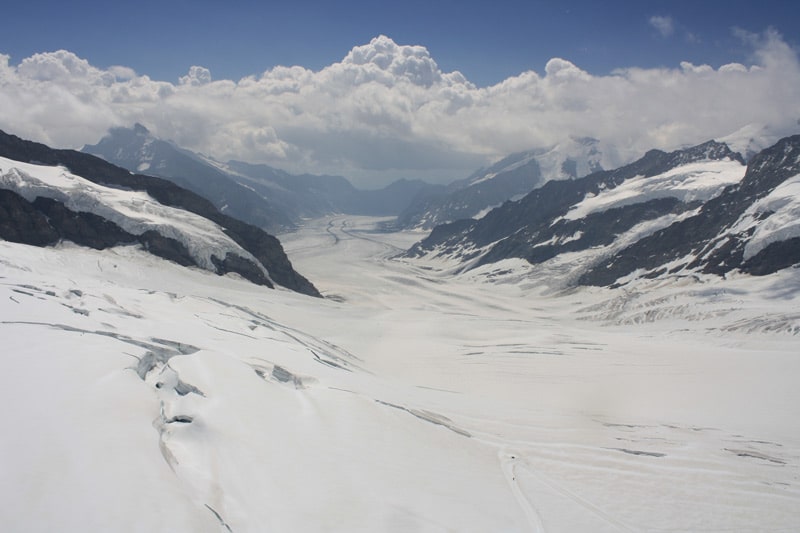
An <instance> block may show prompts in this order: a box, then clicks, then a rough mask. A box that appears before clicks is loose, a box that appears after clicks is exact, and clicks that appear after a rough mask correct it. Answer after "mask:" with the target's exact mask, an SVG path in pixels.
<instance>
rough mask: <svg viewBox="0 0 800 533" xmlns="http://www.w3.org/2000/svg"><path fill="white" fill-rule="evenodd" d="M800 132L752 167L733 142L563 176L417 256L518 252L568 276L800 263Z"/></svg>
mask: <svg viewBox="0 0 800 533" xmlns="http://www.w3.org/2000/svg"><path fill="white" fill-rule="evenodd" d="M798 174H800V136H795V137H789V138H786V139H783V140H781V141H780V142H778V144H776V145H775V146H773V147H770V148H768V149H766V150H764V151H762V152H760V153H759V154H757V155H756V156H754V157H753V158H752V159H751V160H750V162H749V165H748V166H747V167H745V165H744V161H743V159H742V157H741V156H740V155H739V154H738V153H735V152H733V151H731V150H730V148H728V146H727V145H725V144H723V143H718V142H714V141H709V142H707V143H704V144H702V145H699V146H695V147H693V148H688V149H685V150H678V151H675V152H672V153H665V152H661V151H658V150H652V151H650V152H648V153H647V154H646V155H645V156H644V157H642V158H641V159H639V160H638V161H636V162H634V163H631V164H630V165H626V166H623V167H620V168H618V169H616V170H613V171H601V172H596V173H593V174H591V175H589V176H586V177H584V178H581V179H577V180H568V181H551V182H548V183H546V184H545V185H544V186H542V187H541V188H539V189H536V190H534V191H532V192H531V193H530V194H528V195H527V196H525V197H524V198H523V199H521V200H519V201H517V202H507V203H506V204H504V205H503V206H501V207H499V208H497V209H494V210H492V211H491V212H489V213H488V214H487V215H486V216H485V217H484V218H482V219H480V220H472V219H466V220H460V221H457V222H454V223H452V224H447V225H442V226H439V227H437V228H435V229H434V230H433V231H432V232H431V234H430V236H429V237H428V238H427V239H425V240H423V241H421V242H420V243H418V244H417V245H415V246H414V247H413V248H412V249H411V250H410V251H409V255H411V256H415V257H429V258H432V257H438V258H442V259H449V260H451V261H455V262H457V263H460V264H461V265H462V268H464V269H471V268H475V267H478V266H482V265H488V264H491V263H496V262H498V261H501V260H504V259H509V258H521V259H525V260H527V261H528V263H530V264H533V265H540V264H547V262H548V261H550V262H552V261H556V262H557V263H558V264H559V265H560V267H559V268H560V272H561V273H562V274H563V273H565V272H566V278H567V280H568V283H578V284H589V285H611V284H615V283H622V282H624V281H625V279H626V278H625V277H626V276H630V275H636V276H641V275H646V276H650V277H652V276H658V275H661V274H665V273H671V274H674V273H678V272H704V273H714V274H725V273H727V272H730V271H732V270H740V271H743V272H748V273H752V274H767V273H771V272H775V271H776V270H779V269H781V268H785V267H788V266H792V265H794V264H798V263H800V223H798V222H797V220H798V219H799V218H800V199H798V198H800V195H798V193H797V191H798V187H800V176H798Z"/></svg>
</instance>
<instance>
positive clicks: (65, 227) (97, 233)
mask: <svg viewBox="0 0 800 533" xmlns="http://www.w3.org/2000/svg"><path fill="white" fill-rule="evenodd" d="M0 156H3V157H7V158H9V159H13V160H15V161H21V162H27V163H36V164H42V165H49V166H63V167H66V168H68V169H69V170H70V171H71V172H72V173H74V174H76V175H79V176H81V177H83V178H85V179H87V180H89V181H92V182H94V183H97V184H100V185H104V186H108V187H114V188H117V189H123V190H132V191H144V192H146V193H147V194H148V195H149V196H150V197H152V198H153V199H155V200H156V201H158V202H160V203H161V204H163V205H165V206H170V207H175V208H179V209H183V210H186V211H188V212H190V213H194V214H196V215H199V216H201V217H203V218H206V219H208V220H210V221H212V222H214V223H216V224H218V225H219V226H220V227H221V228H222V229H223V231H224V233H225V234H226V235H227V236H228V237H229V238H230V239H232V240H233V241H234V242H235V243H237V244H238V245H239V246H241V248H242V249H243V250H245V251H246V252H248V253H249V254H251V255H252V256H253V257H254V258H255V259H257V260H258V261H259V263H260V264H261V265H262V266H263V267H264V268H265V269H266V270H267V272H269V276H270V278H271V279H272V280H273V281H274V282H275V283H277V284H279V285H281V286H283V287H286V288H288V289H291V290H295V291H297V292H301V293H304V294H308V295H313V296H319V292H318V291H317V290H316V288H315V287H314V286H313V285H312V284H311V283H310V282H309V281H308V280H306V279H305V278H304V277H303V276H301V275H300V274H298V273H297V272H296V271H295V270H294V269H293V268H292V266H291V263H290V262H289V259H288V258H287V257H286V254H285V253H284V251H283V248H282V246H281V245H280V242H279V241H278V240H277V239H276V238H275V237H273V236H271V235H269V234H267V233H265V232H264V231H263V230H261V229H259V228H257V227H255V226H251V225H249V224H246V223H244V222H241V221H239V220H236V219H234V218H232V217H229V216H227V215H224V214H222V213H220V212H219V211H217V209H216V208H215V207H214V206H213V205H212V204H211V203H210V202H209V201H208V200H206V199H204V198H202V197H200V196H198V195H197V194H195V193H192V192H190V191H187V190H185V189H183V188H181V187H179V186H177V185H175V184H174V183H171V182H169V181H166V180H163V179H159V178H154V177H151V176H143V175H139V174H132V173H131V172H129V171H127V170H124V169H122V168H119V167H117V166H114V165H112V164H110V163H108V162H106V161H104V160H102V159H99V158H97V157H95V156H91V155H89V154H84V153H81V152H76V151H73V150H54V149H51V148H48V147H47V146H45V145H42V144H39V143H34V142H30V141H25V140H22V139H20V138H18V137H16V136H13V135H8V134H6V133H4V132H0ZM7 192H8V191H6V193H4V195H3V197H2V198H3V200H4V201H3V207H2V209H3V210H4V211H3V212H5V213H6V216H5V221H0V224H2V225H3V227H4V228H5V233H4V235H5V236H4V238H7V239H9V240H17V241H18V242H28V241H26V240H25V239H28V240H29V241H31V242H29V243H30V244H33V243H34V242H33V241H39V242H41V243H42V244H52V243H53V242H54V241H53V238H54V236H56V239H55V240H56V241H57V240H59V239H62V238H64V239H68V240H76V239H77V240H78V241H82V242H79V244H84V245H87V246H91V245H92V244H96V245H97V246H105V245H108V244H109V243H111V242H113V241H116V242H118V243H127V242H135V241H138V242H141V243H142V244H143V245H144V247H145V248H146V249H148V250H150V251H151V252H152V253H154V254H156V255H160V256H162V257H166V258H169V259H171V260H174V261H176V262H178V263H181V264H194V262H195V260H191V262H189V260H187V259H186V255H187V254H186V252H185V251H184V250H182V249H181V246H182V245H181V243H177V244H176V242H172V241H174V239H172V241H171V240H170V238H169V237H165V236H163V235H160V234H158V233H157V232H153V233H148V232H144V233H143V234H141V235H125V234H124V232H123V233H119V232H117V230H116V229H114V228H113V227H112V226H109V225H108V224H106V223H105V222H107V221H102V220H98V219H95V218H94V215H92V216H89V215H91V213H76V212H73V211H71V210H69V209H66V208H65V207H64V206H63V205H62V206H60V205H59V204H58V202H53V201H52V200H46V199H45V200H38V199H33V200H32V201H31V202H28V201H26V200H25V199H24V198H15V197H14V196H13V195H10V194H7ZM20 200H22V201H20ZM37 202H38V205H37ZM47 213H50V214H49V215H48V214H47ZM23 215H24V216H23ZM51 215H52V216H51ZM15 217H16V221H15V222H14V221H12V222H8V219H9V218H15ZM46 227H49V228H50V229H47V228H46ZM115 232H116V233H115ZM27 233H31V235H33V236H32V237H26V236H25V235H26V234H27ZM178 245H181V246H178ZM97 246H95V247H97ZM240 259H242V260H243V259H244V258H240ZM219 261H220V263H219V265H218V272H219V273H225V272H231V271H234V272H236V271H240V270H241V272H238V273H240V274H241V275H242V276H243V277H245V278H247V279H250V280H251V281H256V282H258V283H262V284H265V285H270V282H269V279H267V278H266V277H264V276H263V273H262V278H263V279H260V280H259V279H258V277H257V276H254V275H253V274H252V269H253V267H254V265H251V266H249V267H247V268H244V267H242V263H241V261H239V260H234V259H230V258H227V257H225V258H222V259H220V260H219ZM226 265H227V266H226ZM257 280H258V281H257Z"/></svg>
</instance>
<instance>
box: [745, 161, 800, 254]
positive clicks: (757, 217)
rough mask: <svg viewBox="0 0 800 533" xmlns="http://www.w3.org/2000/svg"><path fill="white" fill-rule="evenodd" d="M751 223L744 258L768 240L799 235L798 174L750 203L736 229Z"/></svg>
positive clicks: (784, 238)
mask: <svg viewBox="0 0 800 533" xmlns="http://www.w3.org/2000/svg"><path fill="white" fill-rule="evenodd" d="M759 221H760V222H759ZM752 226H754V227H755V229H754V233H753V236H752V237H751V238H750V240H749V241H748V242H747V245H745V248H744V257H745V259H749V258H751V257H753V256H755V255H756V254H757V253H758V252H760V251H761V250H763V249H764V248H766V247H767V246H768V245H769V244H770V243H773V242H777V241H785V240H788V239H792V238H795V237H800V174H798V175H797V176H795V177H793V178H790V179H788V180H786V181H784V182H783V183H781V184H780V185H778V186H777V187H776V188H775V190H773V191H772V192H771V193H770V194H768V195H767V196H765V197H764V198H762V199H761V200H759V201H757V202H756V203H754V204H753V205H752V206H750V208H749V209H748V210H747V211H745V213H744V215H742V217H741V218H740V221H739V223H738V224H737V226H736V229H737V230H740V231H744V230H747V229H748V228H749V227H752Z"/></svg>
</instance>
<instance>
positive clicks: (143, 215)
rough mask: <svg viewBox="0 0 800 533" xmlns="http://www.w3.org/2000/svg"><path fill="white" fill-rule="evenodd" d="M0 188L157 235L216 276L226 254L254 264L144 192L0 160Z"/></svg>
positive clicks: (204, 225) (211, 226) (214, 230)
mask: <svg viewBox="0 0 800 533" xmlns="http://www.w3.org/2000/svg"><path fill="white" fill-rule="evenodd" d="M0 189H8V190H11V191H14V192H16V193H17V194H19V195H20V196H22V197H23V198H25V199H26V200H28V201H29V202H33V201H34V200H35V199H36V198H37V197H43V198H52V199H54V200H58V201H59V202H61V203H63V204H64V205H65V206H66V207H67V208H69V209H70V210H72V211H79V212H88V213H94V214H96V215H99V216H101V217H102V218H104V219H106V220H110V221H112V222H114V223H115V224H117V225H119V226H120V227H121V228H123V229H124V230H125V231H127V232H129V233H132V234H134V235H141V234H142V233H144V232H146V231H149V230H154V231H157V232H158V233H160V234H161V235H163V236H165V237H169V238H172V239H175V240H177V241H179V242H181V243H182V244H183V245H184V246H186V248H187V249H188V250H189V252H190V253H191V255H192V257H193V258H194V260H195V262H196V263H197V264H198V265H199V266H200V267H202V268H204V269H206V270H211V271H216V267H215V265H214V262H213V261H212V260H211V258H212V256H216V257H218V258H223V257H225V256H226V255H227V254H229V253H233V254H236V255H239V256H241V257H243V258H246V259H248V260H250V261H252V262H253V263H254V264H258V261H257V260H256V259H255V257H253V256H252V255H251V254H250V253H249V252H247V251H246V250H244V249H243V248H242V247H241V246H239V245H238V244H236V243H235V242H234V241H233V240H232V239H231V238H230V237H228V236H227V235H226V234H225V233H224V232H223V231H222V228H220V227H219V226H218V225H217V224H215V223H214V222H212V221H210V220H208V219H206V218H203V217H201V216H199V215H196V214H194V213H190V212H188V211H185V210H183V209H176V208H174V207H169V206H165V205H162V204H160V203H159V202H157V201H155V200H154V199H153V198H151V197H150V196H149V195H148V194H147V193H145V192H138V191H124V190H120V189H115V188H111V187H105V186H102V185H98V184H96V183H93V182H91V181H89V180H87V179H85V178H82V177H80V176H76V175H74V174H72V173H70V172H69V171H68V170H67V169H65V168H63V167H48V166H43V165H32V164H29V163H22V162H19V161H13V160H11V159H7V158H4V157H0ZM261 268H262V269H263V267H261ZM264 274H265V275H267V272H266V271H264Z"/></svg>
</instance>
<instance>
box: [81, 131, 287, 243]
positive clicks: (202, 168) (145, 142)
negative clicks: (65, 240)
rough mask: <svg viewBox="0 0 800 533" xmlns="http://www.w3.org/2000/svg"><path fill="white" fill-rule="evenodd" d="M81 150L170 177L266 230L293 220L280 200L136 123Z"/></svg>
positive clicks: (279, 227)
mask: <svg viewBox="0 0 800 533" xmlns="http://www.w3.org/2000/svg"><path fill="white" fill-rule="evenodd" d="M83 151H84V152H86V153H88V154H92V155H96V156H98V157H102V158H103V159H105V160H106V161H108V162H109V163H113V164H114V165H117V166H120V167H122V168H126V169H128V170H130V171H131V172H137V173H143V174H147V175H150V176H157V177H160V178H166V179H169V180H170V181H172V182H174V183H176V184H178V185H180V186H181V187H185V188H187V189H189V190H191V191H194V192H196V193H197V194H199V195H201V196H203V197H205V198H208V199H209V200H211V201H212V203H213V204H214V205H215V206H216V207H217V208H218V209H219V210H220V211H221V212H223V213H226V214H229V215H231V216H233V217H236V218H238V219H240V220H243V221H245V222H248V223H250V224H254V225H256V226H258V227H260V228H264V229H267V230H268V231H272V232H279V231H281V230H284V229H287V228H290V227H292V225H293V219H292V217H291V216H290V214H289V213H288V212H287V211H286V210H285V209H284V208H283V207H282V206H281V205H280V204H279V203H277V202H274V201H272V200H271V199H270V198H268V197H265V196H264V195H259V194H256V193H254V191H253V190H251V189H249V188H247V187H244V186H242V185H241V184H239V183H237V182H236V181H235V180H234V179H233V178H232V177H231V176H230V175H228V174H227V173H226V172H224V171H222V170H220V169H218V168H215V167H214V166H212V165H210V164H208V162H207V161H204V160H203V159H201V158H200V157H198V156H197V155H195V154H193V153H191V152H189V151H187V150H183V149H181V148H179V147H177V146H175V145H173V144H172V143H170V142H167V141H163V140H160V139H157V138H155V137H154V136H153V135H151V134H150V132H149V131H148V130H147V129H146V128H145V127H144V126H142V125H140V124H137V125H136V126H135V127H134V128H132V129H128V128H114V129H112V130H111V132H110V133H109V135H108V136H106V137H104V138H103V139H101V140H100V142H99V143H97V144H96V145H91V146H88V145H87V146H84V148H83Z"/></svg>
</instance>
